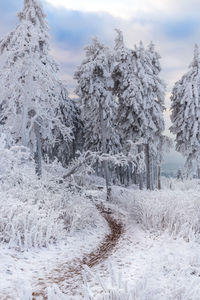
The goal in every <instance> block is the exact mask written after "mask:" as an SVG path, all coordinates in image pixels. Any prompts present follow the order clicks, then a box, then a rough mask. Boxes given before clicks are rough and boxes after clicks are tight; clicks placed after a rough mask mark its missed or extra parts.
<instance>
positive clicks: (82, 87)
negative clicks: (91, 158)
mask: <svg viewBox="0 0 200 300" xmlns="http://www.w3.org/2000/svg"><path fill="white" fill-rule="evenodd" d="M112 68H113V58H112V55H111V54H110V51H109V49H108V48H106V47H105V46H104V45H102V44H101V43H100V42H99V41H98V40H97V39H93V42H92V44H91V45H90V46H88V47H86V58H85V60H84V61H83V63H82V64H81V66H80V67H79V68H78V70H77V72H76V73H75V79H76V80H77V82H78V85H77V88H76V93H77V95H78V96H79V97H80V99H81V101H82V116H83V123H84V141H85V149H87V150H91V151H94V152H102V153H110V152H113V153H115V151H116V149H117V146H118V136H117V134H116V128H115V124H114V120H115V117H116V111H117V104H116V101H115V98H114V97H113V85H114V83H113V80H112V77H111V73H112ZM103 168H104V174H105V179H106V186H107V191H108V197H107V198H109V196H110V181H111V178H110V174H109V168H108V162H106V161H104V162H103Z"/></svg>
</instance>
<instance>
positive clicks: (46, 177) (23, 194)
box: [0, 147, 103, 251]
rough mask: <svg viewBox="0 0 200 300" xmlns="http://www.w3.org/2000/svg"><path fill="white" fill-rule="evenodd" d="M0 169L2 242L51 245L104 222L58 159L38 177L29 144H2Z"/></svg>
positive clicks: (27, 246) (14, 245) (20, 247)
mask: <svg viewBox="0 0 200 300" xmlns="http://www.w3.org/2000/svg"><path fill="white" fill-rule="evenodd" d="M0 170H1V173H0V187H1V188H0V243H6V244H8V245H9V247H12V248H16V249H18V250H20V251H25V250H28V249H30V248H32V247H48V246H49V244H53V243H57V242H59V241H61V240H63V239H65V237H66V235H67V234H69V233H72V232H73V233H74V232H75V231H80V230H83V229H85V228H90V229H91V228H94V226H95V227H98V226H99V224H100V223H102V222H103V219H102V217H101V215H100V214H99V212H98V211H97V209H96V207H95V206H94V205H93V204H91V203H90V201H89V200H87V199H85V198H84V195H82V196H80V195H79V194H78V192H77V191H75V190H74V191H73V189H72V188H71V189H69V188H68V183H67V181H66V180H63V177H62V176H63V174H64V169H63V168H62V167H61V166H60V165H59V164H57V163H56V162H54V163H53V164H52V165H46V166H45V170H44V172H43V177H42V178H41V179H38V177H37V176H36V174H35V171H34V162H33V160H32V159H31V156H30V155H29V152H28V150H27V149H26V148H21V147H14V148H11V149H10V150H8V149H3V148H2V149H0Z"/></svg>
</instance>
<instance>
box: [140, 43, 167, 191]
mask: <svg viewBox="0 0 200 300" xmlns="http://www.w3.org/2000/svg"><path fill="white" fill-rule="evenodd" d="M135 55H136V75H137V76H138V78H139V80H140V82H141V87H140V90H141V95H140V97H139V102H140V104H141V107H140V112H139V119H138V123H139V124H140V127H139V132H140V134H141V138H143V140H144V142H145V153H146V183H147V189H152V188H153V182H152V177H153V176H152V169H153V161H155V158H156V157H157V155H158V149H159V147H158V145H159V144H160V141H161V139H162V134H163V131H164V117H163V111H164V109H165V107H164V98H165V83H164V82H163V81H162V80H161V79H160V76H159V74H160V71H161V67H160V63H159V58H160V56H159V55H158V54H157V53H156V52H155V50H154V46H153V44H150V46H149V48H148V49H147V50H145V49H144V46H143V44H142V43H140V46H139V47H137V46H136V47H135ZM141 101H142V102H141Z"/></svg>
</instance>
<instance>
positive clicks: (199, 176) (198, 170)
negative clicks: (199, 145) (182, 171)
mask: <svg viewBox="0 0 200 300" xmlns="http://www.w3.org/2000/svg"><path fill="white" fill-rule="evenodd" d="M197 176H198V179H200V167H198V168H197Z"/></svg>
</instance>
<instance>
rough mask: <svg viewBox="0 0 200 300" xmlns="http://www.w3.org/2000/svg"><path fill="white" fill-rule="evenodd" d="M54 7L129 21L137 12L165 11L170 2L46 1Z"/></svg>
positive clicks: (166, 0) (116, 0)
mask: <svg viewBox="0 0 200 300" xmlns="http://www.w3.org/2000/svg"><path fill="white" fill-rule="evenodd" d="M46 1H47V2H49V3H51V4H52V5H54V6H63V7H65V8H67V9H72V10H79V11H87V12H107V13H109V14H111V15H113V16H115V17H121V18H125V19H129V18H131V17H134V16H136V15H137V13H138V12H139V11H142V12H144V13H147V12H154V11H155V10H165V8H166V6H167V3H168V2H169V1H171V0H162V1H160V0H98V1H97V0H85V1H83V0H46Z"/></svg>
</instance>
